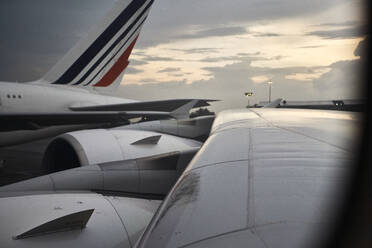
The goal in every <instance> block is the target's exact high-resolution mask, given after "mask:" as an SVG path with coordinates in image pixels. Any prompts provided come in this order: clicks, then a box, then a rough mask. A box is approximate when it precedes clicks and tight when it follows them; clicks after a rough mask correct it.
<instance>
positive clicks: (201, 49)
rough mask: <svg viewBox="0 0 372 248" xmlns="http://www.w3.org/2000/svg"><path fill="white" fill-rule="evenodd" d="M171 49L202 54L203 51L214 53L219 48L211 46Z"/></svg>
mask: <svg viewBox="0 0 372 248" xmlns="http://www.w3.org/2000/svg"><path fill="white" fill-rule="evenodd" d="M168 50H171V51H177V52H183V53H185V54H201V53H214V52H217V51H218V49H217V48H211V47H202V48H191V49H176V48H172V49H168Z"/></svg>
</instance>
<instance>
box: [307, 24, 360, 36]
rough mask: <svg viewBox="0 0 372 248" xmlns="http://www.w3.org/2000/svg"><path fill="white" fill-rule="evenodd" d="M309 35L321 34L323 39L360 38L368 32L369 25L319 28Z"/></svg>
mask: <svg viewBox="0 0 372 248" xmlns="http://www.w3.org/2000/svg"><path fill="white" fill-rule="evenodd" d="M306 34H307V35H314V36H319V37H321V38H323V39H350V38H359V37H362V36H364V35H366V34H367V26H365V25H362V26H357V27H348V28H342V29H331V30H317V31H312V32H308V33H306Z"/></svg>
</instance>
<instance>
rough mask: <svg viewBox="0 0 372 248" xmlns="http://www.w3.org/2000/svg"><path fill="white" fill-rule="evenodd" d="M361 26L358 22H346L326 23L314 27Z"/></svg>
mask: <svg viewBox="0 0 372 248" xmlns="http://www.w3.org/2000/svg"><path fill="white" fill-rule="evenodd" d="M358 25H360V23H359V22H357V21H344V22H325V23H320V24H314V25H312V26H314V27H345V26H358Z"/></svg>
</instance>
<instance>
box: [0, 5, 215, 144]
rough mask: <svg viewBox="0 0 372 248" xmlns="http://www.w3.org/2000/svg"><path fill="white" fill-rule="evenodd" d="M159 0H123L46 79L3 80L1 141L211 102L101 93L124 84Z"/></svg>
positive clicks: (180, 111)
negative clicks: (27, 80)
mask: <svg viewBox="0 0 372 248" xmlns="http://www.w3.org/2000/svg"><path fill="white" fill-rule="evenodd" d="M153 2H154V0H135V1H132V0H120V1H117V2H116V3H115V6H114V8H113V9H112V10H111V11H110V12H109V13H108V15H107V16H106V17H105V19H104V21H103V22H102V23H99V24H98V25H97V26H96V27H95V28H94V29H93V30H92V31H91V32H90V33H89V34H88V35H87V36H86V37H85V38H83V39H82V40H81V41H80V42H78V44H77V45H76V46H75V47H74V48H72V49H71V50H70V51H69V52H68V53H67V54H66V56H64V57H63V58H62V59H61V60H60V61H59V62H58V63H57V64H56V65H55V66H54V67H53V68H52V69H51V70H50V71H49V72H48V73H47V74H46V75H45V76H43V78H42V79H40V80H37V81H35V82H30V83H10V82H0V146H7V145H14V144H19V143H23V142H27V141H32V140H35V139H41V138H45V137H50V136H53V135H56V134H60V133H64V132H66V131H72V130H79V129H84V128H93V127H99V126H102V127H107V126H118V125H123V124H128V120H129V119H131V118H135V117H142V118H145V119H152V120H154V119H164V118H174V117H175V118H182V117H188V111H189V110H190V109H191V108H193V107H201V106H207V105H209V104H208V103H207V101H205V100H200V101H198V100H194V99H171V100H162V101H145V102H140V101H135V100H130V99H123V98H118V97H112V96H107V95H102V94H100V93H102V92H108V91H114V90H115V89H116V88H117V87H118V85H119V84H120V82H121V79H122V76H123V74H124V72H125V69H126V68H127V66H128V64H129V56H130V54H131V52H132V50H133V47H134V45H135V43H136V41H137V39H138V36H139V33H140V31H141V28H142V26H143V24H144V22H145V20H146V18H147V16H148V13H149V10H150V7H151V6H152V4H153ZM185 106H187V107H185ZM27 130H28V131H27ZM30 130H32V131H30ZM11 131H13V132H11Z"/></svg>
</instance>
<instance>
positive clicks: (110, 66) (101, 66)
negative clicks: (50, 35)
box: [43, 0, 154, 88]
mask: <svg viewBox="0 0 372 248" xmlns="http://www.w3.org/2000/svg"><path fill="white" fill-rule="evenodd" d="M153 2H154V0H118V1H117V3H115V6H114V8H113V9H112V10H111V11H110V12H109V13H108V15H107V16H106V17H105V19H104V21H103V22H102V23H100V24H98V26H96V27H95V28H94V29H93V30H92V31H91V32H90V33H88V35H87V36H86V37H85V38H83V39H82V40H81V41H79V42H78V44H77V45H76V46H75V47H74V48H72V49H71V50H70V51H69V52H68V53H67V54H66V56H64V57H63V58H62V59H61V60H60V61H59V62H58V63H57V64H56V65H55V66H54V67H53V68H52V69H51V70H50V71H49V72H48V73H47V74H46V75H45V76H44V77H43V80H44V81H46V82H47V83H51V84H59V85H70V86H79V87H97V88H98V87H100V88H101V87H109V86H111V87H115V86H117V85H118V84H119V83H120V81H121V78H122V77H121V76H120V75H122V74H123V71H124V70H125V68H126V67H127V66H128V64H129V61H128V58H129V55H130V54H131V52H132V49H133V47H134V45H135V43H136V40H137V38H138V35H139V33H140V30H141V28H142V26H143V23H144V22H145V20H146V18H147V15H148V13H149V9H150V7H151V5H152V4H153ZM115 81H116V82H115ZM118 82H119V83H118Z"/></svg>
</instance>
